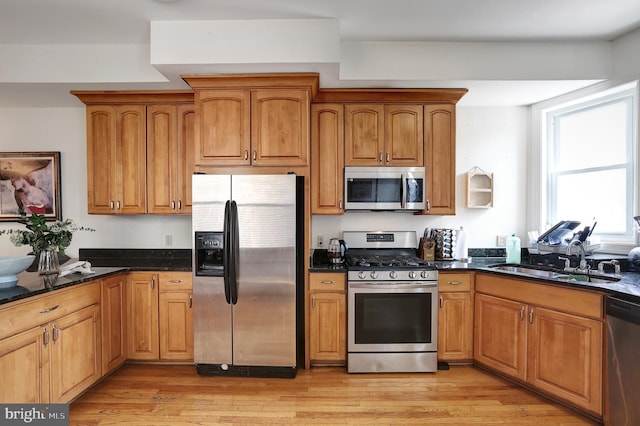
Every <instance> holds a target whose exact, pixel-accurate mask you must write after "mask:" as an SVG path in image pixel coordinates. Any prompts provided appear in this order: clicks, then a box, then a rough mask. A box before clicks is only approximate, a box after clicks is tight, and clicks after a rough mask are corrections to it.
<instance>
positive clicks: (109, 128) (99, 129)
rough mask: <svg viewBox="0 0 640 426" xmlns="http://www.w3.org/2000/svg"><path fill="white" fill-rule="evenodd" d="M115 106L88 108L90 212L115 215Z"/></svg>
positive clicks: (88, 196) (88, 192)
mask: <svg viewBox="0 0 640 426" xmlns="http://www.w3.org/2000/svg"><path fill="white" fill-rule="evenodd" d="M116 114H117V111H116V107H115V106H112V105H97V106H94V105H91V106H87V201H88V211H89V213H95V214H112V213H115V211H114V208H115V193H116Z"/></svg>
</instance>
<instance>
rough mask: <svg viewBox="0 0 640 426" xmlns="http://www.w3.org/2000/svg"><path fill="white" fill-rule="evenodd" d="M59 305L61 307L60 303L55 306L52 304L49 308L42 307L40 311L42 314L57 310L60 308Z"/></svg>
mask: <svg viewBox="0 0 640 426" xmlns="http://www.w3.org/2000/svg"><path fill="white" fill-rule="evenodd" d="M59 307H60V305H55V306H52V307H50V308H47V309H42V310H41V311H40V313H41V314H46V313H47V312H51V311H55V310H56V309H58V308H59Z"/></svg>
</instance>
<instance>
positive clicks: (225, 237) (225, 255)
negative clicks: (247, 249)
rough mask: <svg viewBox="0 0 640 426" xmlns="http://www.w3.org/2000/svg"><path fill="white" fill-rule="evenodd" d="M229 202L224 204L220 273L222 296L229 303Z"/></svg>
mask: <svg viewBox="0 0 640 426" xmlns="http://www.w3.org/2000/svg"><path fill="white" fill-rule="evenodd" d="M230 205H231V202H230V201H229V200H227V202H226V203H225V205H224V229H223V233H222V244H223V250H222V274H223V277H224V298H225V299H226V301H227V303H228V304H231V294H230V292H229V280H230V277H229V275H230V272H231V256H230V255H231V252H230V251H231V227H230V225H231V223H230V215H231V208H230Z"/></svg>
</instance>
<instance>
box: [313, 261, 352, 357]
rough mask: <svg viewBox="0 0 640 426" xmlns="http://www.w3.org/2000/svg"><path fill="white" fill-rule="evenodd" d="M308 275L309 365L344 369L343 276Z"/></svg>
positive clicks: (345, 350) (344, 296)
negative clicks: (340, 366)
mask: <svg viewBox="0 0 640 426" xmlns="http://www.w3.org/2000/svg"><path fill="white" fill-rule="evenodd" d="M309 275H310V278H309V299H310V306H309V330H310V334H309V338H310V344H309V346H310V355H309V358H310V362H311V365H329V364H330V365H344V364H345V363H346V359H347V341H346V333H347V323H346V297H347V296H346V277H345V274H344V273H311V274H309Z"/></svg>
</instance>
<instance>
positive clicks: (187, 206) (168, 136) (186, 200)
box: [147, 104, 195, 214]
mask: <svg viewBox="0 0 640 426" xmlns="http://www.w3.org/2000/svg"><path fill="white" fill-rule="evenodd" d="M194 125H195V109H194V106H193V105H189V104H187V105H173V104H167V105H149V106H148V107H147V188H148V189H147V192H148V202H147V204H148V205H147V211H148V213H151V214H191V204H192V203H191V176H192V175H193V172H194V171H195V149H194V143H195V140H194V135H193V132H194Z"/></svg>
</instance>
